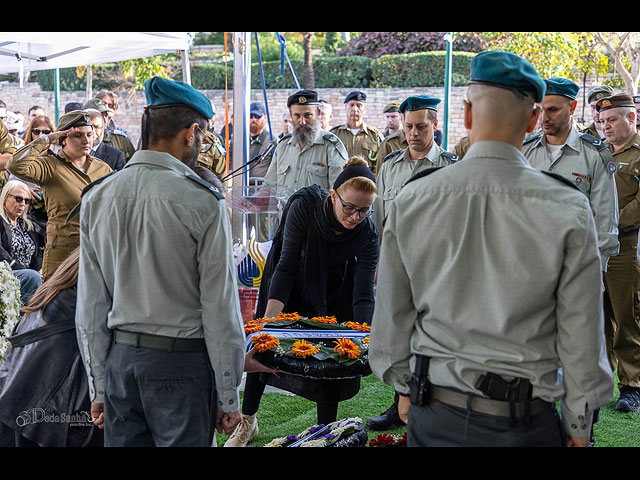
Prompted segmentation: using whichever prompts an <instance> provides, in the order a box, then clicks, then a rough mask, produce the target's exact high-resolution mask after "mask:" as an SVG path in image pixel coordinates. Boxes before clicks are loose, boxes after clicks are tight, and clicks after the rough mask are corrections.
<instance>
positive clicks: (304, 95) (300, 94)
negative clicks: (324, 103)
mask: <svg viewBox="0 0 640 480" xmlns="http://www.w3.org/2000/svg"><path fill="white" fill-rule="evenodd" d="M319 103H320V102H319V101H318V94H317V93H316V92H314V91H313V90H298V91H297V92H296V93H294V94H293V95H291V96H290V97H289V98H288V99H287V107H290V106H291V105H318V104H319Z"/></svg>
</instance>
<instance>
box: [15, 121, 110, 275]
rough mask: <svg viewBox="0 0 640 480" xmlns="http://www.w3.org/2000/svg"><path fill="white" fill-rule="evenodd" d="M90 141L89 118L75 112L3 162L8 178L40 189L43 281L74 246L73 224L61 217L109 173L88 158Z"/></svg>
mask: <svg viewBox="0 0 640 480" xmlns="http://www.w3.org/2000/svg"><path fill="white" fill-rule="evenodd" d="M93 140H94V136H93V124H92V123H91V118H90V116H89V113H88V112H86V111H84V110H75V111H72V112H69V113H66V114H64V115H62V116H61V117H60V120H59V122H58V125H57V127H56V131H55V132H52V133H49V134H42V135H41V136H39V137H38V138H36V139H35V140H34V141H32V142H31V143H28V144H26V145H25V146H24V147H22V148H20V149H19V150H17V151H16V153H15V154H14V155H13V156H12V158H11V159H10V160H9V161H8V162H7V165H6V168H7V170H8V171H9V173H11V174H13V175H15V176H16V177H18V178H19V179H20V180H23V181H25V182H30V183H35V184H36V185H39V186H40V187H41V188H42V193H43V195H44V202H45V207H46V212H47V217H48V220H47V233H46V244H45V250H44V256H43V260H42V276H43V278H44V279H45V280H47V279H48V278H49V277H51V275H52V274H53V272H54V271H55V270H56V268H57V267H58V265H60V263H61V262H62V261H63V260H64V259H65V258H67V256H68V255H69V254H70V253H71V252H72V251H73V250H74V249H75V248H76V247H77V246H78V245H80V224H79V219H78V217H77V216H76V217H74V218H71V219H70V220H69V221H68V222H67V216H68V215H69V213H70V212H71V211H72V210H73V208H74V207H75V206H76V205H78V204H79V203H80V195H81V193H82V189H83V188H84V187H86V186H87V185H88V184H89V183H91V182H93V181H94V180H97V179H98V178H100V177H102V176H104V175H107V174H108V173H111V171H112V170H111V168H110V167H109V165H107V164H106V163H104V162H103V161H102V160H99V159H97V158H95V157H93V156H91V149H92V147H93Z"/></svg>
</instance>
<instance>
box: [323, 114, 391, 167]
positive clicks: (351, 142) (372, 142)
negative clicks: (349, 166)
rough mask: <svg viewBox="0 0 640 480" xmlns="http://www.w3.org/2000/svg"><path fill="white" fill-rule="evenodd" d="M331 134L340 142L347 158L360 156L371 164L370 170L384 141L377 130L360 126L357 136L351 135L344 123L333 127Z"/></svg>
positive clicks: (363, 125) (368, 126)
mask: <svg viewBox="0 0 640 480" xmlns="http://www.w3.org/2000/svg"><path fill="white" fill-rule="evenodd" d="M331 132H332V133H334V134H336V135H337V136H338V138H339V139H340V140H341V141H342V143H343V144H344V146H345V148H346V149H347V153H348V155H349V157H352V156H354V155H360V156H362V157H364V158H365V159H366V160H368V161H369V162H370V163H371V168H372V170H373V169H374V166H375V164H376V161H377V158H378V149H379V148H380V144H381V143H382V141H383V140H384V137H383V135H382V134H381V133H380V132H379V131H378V129H377V128H375V127H372V126H370V125H367V124H366V123H364V124H362V128H360V130H359V131H358V133H357V134H355V135H354V134H353V132H352V131H351V129H350V128H349V126H348V125H347V124H346V123H344V124H342V125H338V126H337V127H333V128H332V129H331Z"/></svg>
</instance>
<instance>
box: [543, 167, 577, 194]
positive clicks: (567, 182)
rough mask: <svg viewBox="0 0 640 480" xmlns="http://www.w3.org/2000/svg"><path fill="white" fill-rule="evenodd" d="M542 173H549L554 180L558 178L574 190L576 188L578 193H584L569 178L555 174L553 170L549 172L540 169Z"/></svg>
mask: <svg viewBox="0 0 640 480" xmlns="http://www.w3.org/2000/svg"><path fill="white" fill-rule="evenodd" d="M540 171H541V172H542V173H546V174H547V175H549V176H550V177H553V178H555V179H556V180H560V181H561V182H562V183H564V184H566V185H569V186H570V187H572V188H575V189H576V190H578V191H579V192H580V193H584V192H583V191H582V190H580V188H578V186H577V185H576V184H575V183H573V182H572V181H571V180H567V179H566V178H565V177H563V176H562V175H560V174H557V173H555V172H550V171H548V170H540Z"/></svg>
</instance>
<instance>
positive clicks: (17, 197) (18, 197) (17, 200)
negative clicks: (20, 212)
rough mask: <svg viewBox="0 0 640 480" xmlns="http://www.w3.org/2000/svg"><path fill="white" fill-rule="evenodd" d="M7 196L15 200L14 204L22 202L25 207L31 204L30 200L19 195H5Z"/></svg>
mask: <svg viewBox="0 0 640 480" xmlns="http://www.w3.org/2000/svg"><path fill="white" fill-rule="evenodd" d="M7 195H9V196H10V197H13V198H15V199H16V203H22V202H24V203H25V204H26V205H30V204H31V199H30V198H24V197H20V196H19V195H11V194H10V193H7Z"/></svg>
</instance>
